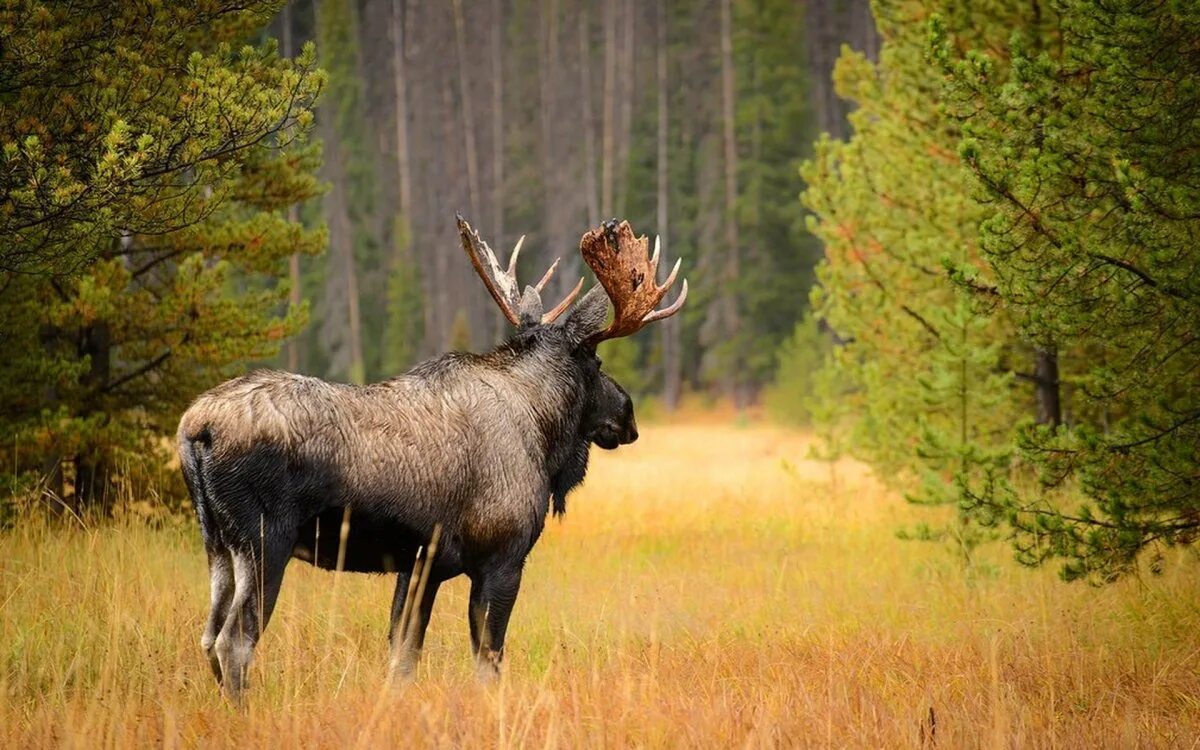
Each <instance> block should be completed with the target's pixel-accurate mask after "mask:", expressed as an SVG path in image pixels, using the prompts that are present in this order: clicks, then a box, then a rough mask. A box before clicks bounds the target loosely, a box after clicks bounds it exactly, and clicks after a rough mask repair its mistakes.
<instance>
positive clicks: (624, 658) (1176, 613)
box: [0, 418, 1200, 748]
mask: <svg viewBox="0 0 1200 750" xmlns="http://www.w3.org/2000/svg"><path fill="white" fill-rule="evenodd" d="M808 443H809V441H808V438H807V437H806V436H805V435H803V434H799V433H794V432H788V431H784V430H780V429H776V428H772V427H768V426H763V425H755V424H751V425H746V426H736V425H733V424H730V423H728V422H718V421H716V420H715V419H712V418H710V419H707V420H706V419H692V420H688V421H687V422H685V423H679V424H661V425H647V426H644V429H643V431H642V439H641V440H640V441H639V442H638V443H636V444H635V445H632V446H629V447H626V448H623V449H621V450H619V451H617V452H615V453H605V452H603V451H593V459H592V461H593V463H592V469H591V472H590V474H589V478H588V480H587V482H586V483H585V484H584V486H583V487H582V488H581V489H580V490H579V491H577V492H576V493H575V494H574V495H572V497H571V499H570V503H569V508H568V513H567V516H566V518H565V520H564V521H562V522H555V521H551V522H550V523H549V524H548V526H547V530H546V533H545V534H544V536H543V537H542V541H541V542H540V543H539V545H538V547H537V548H536V549H535V551H534V554H533V556H532V558H531V560H530V562H529V566H528V570H527V574H526V576H525V579H524V584H523V588H522V593H521V597H520V599H519V600H518V603H517V608H516V611H515V613H514V616H513V621H512V626H511V628H510V630H509V650H508V657H507V674H506V676H505V678H504V679H503V680H502V681H501V682H500V683H499V684H497V685H493V686H481V685H479V684H477V683H476V682H475V679H474V674H473V670H472V664H471V660H470V657H469V654H468V639H467V624H466V609H467V602H466V595H467V586H466V581H465V579H460V580H457V581H454V582H452V583H451V584H449V585H447V586H445V587H443V589H442V593H441V595H440V598H439V599H438V602H437V606H436V608H435V611H434V615H433V622H432V625H431V627H430V633H429V639H428V642H427V646H426V651H425V656H424V660H423V662H422V664H421V667H420V670H419V679H418V680H417V681H416V682H415V683H413V684H410V685H407V686H405V687H403V688H402V689H389V688H387V687H386V685H385V671H386V662H387V646H386V641H385V628H386V618H387V610H388V605H389V602H390V597H391V589H392V580H391V579H390V578H387V579H385V578H383V577H372V576H361V575H353V574H343V575H341V576H337V575H335V574H332V573H328V572H323V571H319V570H315V569H312V568H309V567H308V566H306V565H304V564H302V563H299V562H295V563H293V564H292V566H291V567H289V569H288V574H287V577H286V580H285V582H284V587H283V593H282V596H281V598H280V603H279V605H278V608H277V610H276V613H275V615H274V617H273V619H272V622H271V624H270V627H269V628H268V629H267V631H266V634H265V636H264V638H263V641H262V643H261V645H260V647H259V651H258V655H257V657H256V662H255V665H254V667H253V669H252V673H251V679H252V683H251V694H250V699H249V705H248V707H247V709H246V710H244V711H238V710H235V709H234V708H232V707H231V706H230V705H229V704H227V703H226V702H225V701H224V700H223V699H222V698H221V696H220V695H219V694H218V691H217V688H216V685H215V683H214V682H213V679H212V676H211V674H210V672H209V670H208V667H207V665H206V662H205V660H204V658H203V657H202V655H201V652H200V649H199V646H198V640H199V635H200V629H201V626H202V623H203V618H204V616H205V613H206V609H207V602H208V582H207V576H206V569H205V562H204V554H203V551H202V548H201V545H200V540H199V535H198V532H197V530H196V528H195V526H194V522H192V521H191V520H190V519H186V520H180V521H178V522H169V523H166V524H162V525H159V526H158V527H151V526H147V525H145V524H144V523H139V522H134V521H118V522H114V523H111V524H107V525H103V526H101V527H98V528H94V529H90V530H82V529H80V528H78V527H75V528H71V529H67V530H63V529H61V528H47V527H46V526H45V525H43V524H39V523H36V522H31V523H27V524H25V525H23V526H20V527H18V528H17V529H16V530H13V531H8V532H4V533H3V534H2V535H0V659H2V667H3V668H2V670H0V696H2V698H0V746H3V747H8V748H25V747H45V746H64V747H81V748H83V747H86V748H94V747H130V746H133V745H161V746H164V747H176V746H205V747H210V746H211V747H217V746H237V747H271V748H285V747H289V748H290V747H301V746H303V747H395V746H405V747H571V748H579V747H668V746H684V747H720V746H737V747H776V746H780V747H797V746H801V747H804V746H816V747H872V748H874V747H921V746H938V747H1087V748H1093V747H1122V748H1124V747H1143V746H1145V747H1196V746H1200V739H1198V738H1200V582H1198V581H1197V577H1196V564H1195V561H1194V560H1193V559H1192V558H1191V557H1190V556H1182V555H1178V556H1175V557H1173V558H1171V560H1170V562H1171V564H1169V565H1168V568H1167V572H1166V574H1165V575H1163V576H1161V577H1146V578H1142V579H1130V580H1126V581H1122V582H1120V583H1118V584H1116V585H1113V586H1110V587H1107V588H1104V589H1095V588H1088V587H1087V586H1085V585H1082V584H1071V585H1067V584H1064V583H1061V582H1059V581H1058V579H1057V577H1056V575H1055V572H1054V571H1053V570H1039V571H1032V570H1027V569H1024V568H1021V567H1019V566H1017V565H1016V564H1014V563H1012V562H1010V561H1009V560H1008V551H1007V549H1006V548H1005V547H1004V546H1003V545H996V546H995V547H994V548H993V549H991V550H988V551H986V552H985V553H984V556H985V557H986V558H987V560H988V561H989V562H990V563H994V565H995V570H994V572H993V573H991V574H988V575H981V576H976V577H975V578H974V579H973V580H969V579H968V577H967V576H966V575H965V574H964V572H963V569H962V567H961V566H960V564H959V562H958V561H957V560H956V558H955V557H954V556H953V555H952V554H950V553H949V552H948V551H947V549H946V548H945V547H943V546H940V545H937V544H928V543H917V542H905V541H900V540H898V539H897V538H896V535H895V532H896V530H897V528H899V527H901V526H903V525H905V524H907V523H912V522H914V521H919V520H927V519H928V518H929V516H928V511H924V510H921V509H916V508H911V507H908V506H907V505H906V504H905V503H904V502H903V500H901V499H900V498H899V497H897V496H895V495H893V494H890V493H887V492H885V491H884V490H883V489H882V488H881V487H880V485H879V484H878V483H877V482H876V481H875V480H874V479H873V478H872V477H871V476H870V475H869V473H868V472H867V471H866V470H865V469H863V468H862V467H861V466H859V465H856V464H854V463H852V462H848V461H847V462H842V463H839V464H837V465H836V466H834V467H830V465H828V464H826V463H821V462H817V461H811V460H808V458H807V455H808Z"/></svg>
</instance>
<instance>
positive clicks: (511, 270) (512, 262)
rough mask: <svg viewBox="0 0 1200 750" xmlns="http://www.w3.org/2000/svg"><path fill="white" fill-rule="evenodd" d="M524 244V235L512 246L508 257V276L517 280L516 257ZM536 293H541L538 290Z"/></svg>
mask: <svg viewBox="0 0 1200 750" xmlns="http://www.w3.org/2000/svg"><path fill="white" fill-rule="evenodd" d="M524 244H525V235H521V239H519V240H517V244H515V245H513V251H512V255H510V256H508V275H509V276H512V277H513V278H514V279H515V278H517V257H518V256H519V255H520V254H521V245H524ZM538 291H541V290H540V289H539V290H538Z"/></svg>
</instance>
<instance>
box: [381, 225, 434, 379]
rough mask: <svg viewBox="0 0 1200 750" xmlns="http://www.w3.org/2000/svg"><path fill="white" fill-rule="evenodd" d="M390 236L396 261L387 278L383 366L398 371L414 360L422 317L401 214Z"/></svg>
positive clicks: (417, 273)
mask: <svg viewBox="0 0 1200 750" xmlns="http://www.w3.org/2000/svg"><path fill="white" fill-rule="evenodd" d="M392 237H393V238H394V242H395V244H396V248H395V252H396V254H395V258H396V261H395V262H394V263H393V264H392V272H391V276H390V277H389V279H388V297H387V313H388V319H387V326H386V328H385V332H386V335H387V340H386V341H385V343H384V354H383V368H384V370H385V371H386V372H388V373H390V374H398V373H401V372H403V371H404V370H406V369H408V368H409V367H411V366H412V365H413V364H415V363H416V359H417V347H418V346H419V345H420V343H421V339H422V337H423V336H424V330H425V320H424V317H423V316H424V304H423V300H422V294H421V276H420V269H419V268H418V267H417V264H416V262H415V261H414V260H413V257H412V253H411V250H410V248H409V237H408V231H407V229H406V222H405V219H404V217H403V216H397V217H396V220H395V228H394V229H393V231H392Z"/></svg>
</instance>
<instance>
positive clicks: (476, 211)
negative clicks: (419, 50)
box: [454, 0, 483, 221]
mask: <svg viewBox="0 0 1200 750" xmlns="http://www.w3.org/2000/svg"><path fill="white" fill-rule="evenodd" d="M454 49H455V52H456V55H455V56H456V57H457V59H458V94H459V100H460V101H461V102H462V124H463V143H464V145H465V146H466V152H467V195H468V197H469V199H470V206H471V221H479V219H480V218H482V216H481V215H480V211H481V204H482V203H483V201H482V200H481V199H480V189H479V160H478V157H477V155H476V152H475V114H474V107H473V106H472V104H471V87H470V85H469V82H468V79H467V31H466V20H465V19H464V18H463V7H462V0H454ZM476 217H479V218H476Z"/></svg>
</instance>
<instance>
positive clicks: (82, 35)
mask: <svg viewBox="0 0 1200 750" xmlns="http://www.w3.org/2000/svg"><path fill="white" fill-rule="evenodd" d="M278 6H279V3H278V2H262V1H260V2H249V3H246V2H228V1H222V2H209V3H201V4H196V3H184V2H164V3H160V4H157V5H156V6H155V7H154V9H153V11H152V12H147V11H146V10H145V9H144V8H140V7H135V6H133V5H130V4H127V3H110V2H106V1H104V0H85V1H84V2H76V3H57V2H43V1H40V0H15V1H14V2H10V3H6V5H5V9H4V15H3V17H2V18H0V80H2V81H4V84H3V87H2V90H0V205H2V206H3V210H0V236H3V237H4V238H5V240H4V243H3V247H0V271H4V272H14V271H15V272H20V273H23V274H30V273H33V274H48V275H58V274H68V273H70V272H71V271H73V270H77V269H79V268H82V267H83V266H85V265H86V264H87V263H89V262H91V261H92V260H93V259H96V258H98V257H99V256H100V255H101V254H102V253H104V252H111V250H112V247H111V245H112V241H113V238H114V237H116V236H119V235H120V234H122V233H128V234H135V235H136V234H146V235H151V234H154V235H157V234H163V233H165V232H169V231H172V230H174V229H180V228H184V227H188V226H191V225H192V224H195V223H197V222H199V221H202V220H204V219H205V218H206V217H207V216H209V215H210V214H211V213H212V211H213V210H215V208H216V207H217V206H219V205H220V204H221V201H222V199H223V198H224V197H225V195H224V192H225V191H224V189H225V188H226V187H227V185H228V184H229V183H230V181H231V180H232V179H235V178H236V172H237V171H238V168H239V166H240V164H241V156H240V154H241V153H243V152H245V151H247V150H253V149H254V148H255V147H256V146H257V145H259V144H260V143H262V142H263V141H264V140H270V139H273V138H277V137H282V138H284V139H286V138H288V137H290V136H289V135H288V133H289V132H291V131H292V130H293V128H294V126H295V125H296V124H297V123H298V122H301V121H306V120H307V118H309V117H310V116H311V113H310V111H309V107H310V105H311V103H312V98H313V96H314V95H315V93H316V91H317V89H318V87H319V85H320V81H319V78H318V77H317V76H315V75H314V69H313V68H312V66H311V58H304V59H302V60H300V61H298V62H297V64H296V65H281V64H278V62H277V60H276V58H275V55H274V51H273V48H266V47H264V48H261V49H258V50H255V49H250V48H243V49H238V48H237V45H239V44H240V43H242V42H243V41H244V40H245V39H247V38H248V36H249V34H250V33H251V32H252V31H253V30H254V29H255V28H257V27H261V26H264V25H265V24H266V23H267V21H268V20H269V19H270V18H271V16H272V15H273V14H274V12H275V11H276V10H277V9H278Z"/></svg>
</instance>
